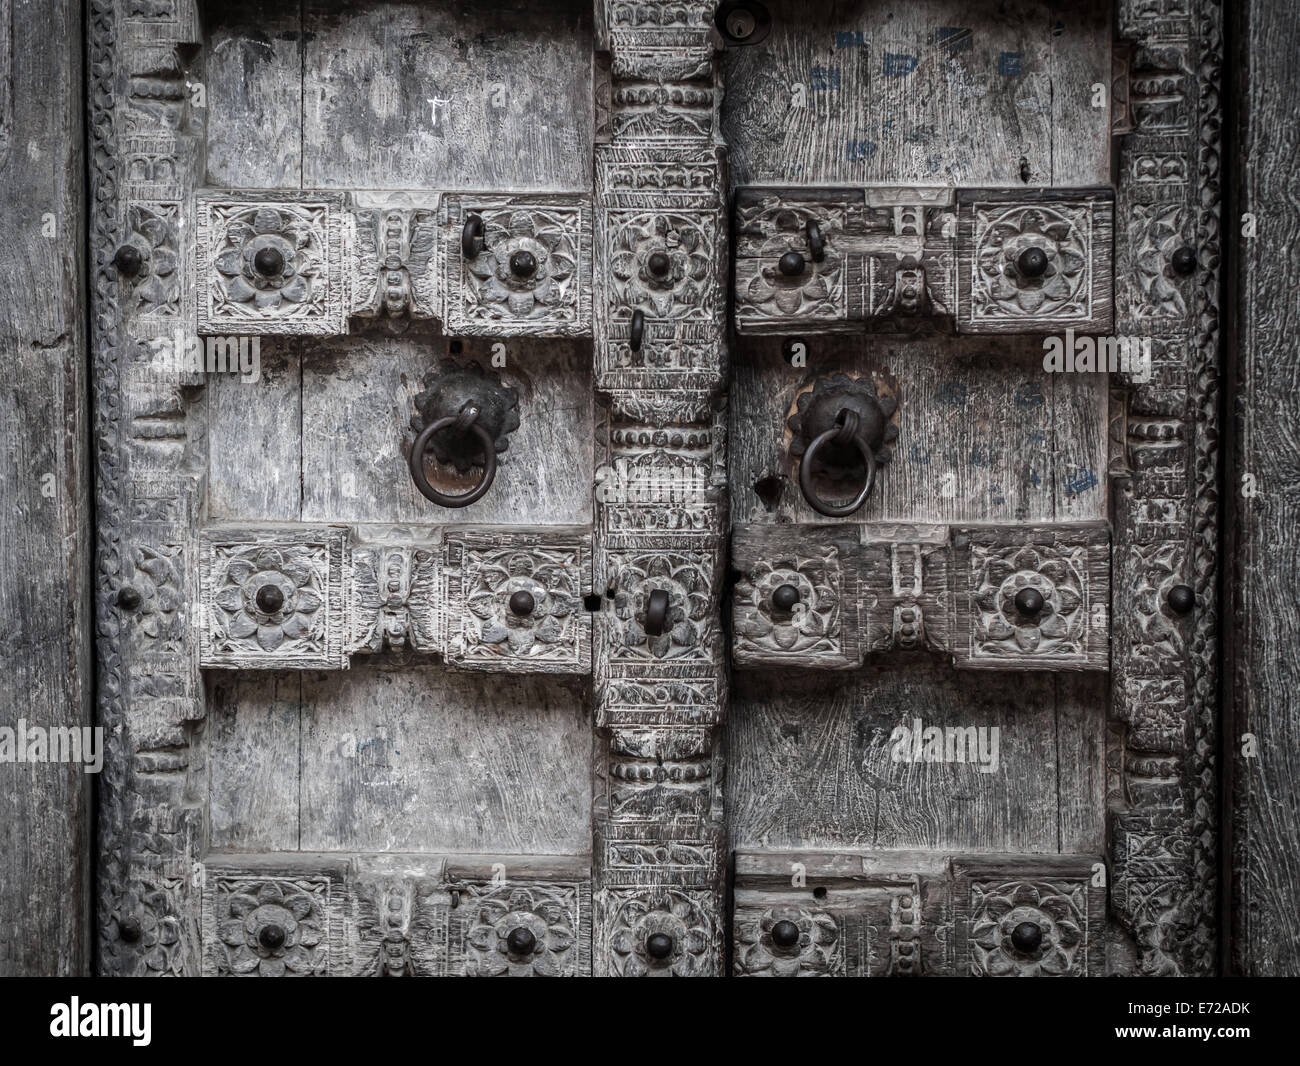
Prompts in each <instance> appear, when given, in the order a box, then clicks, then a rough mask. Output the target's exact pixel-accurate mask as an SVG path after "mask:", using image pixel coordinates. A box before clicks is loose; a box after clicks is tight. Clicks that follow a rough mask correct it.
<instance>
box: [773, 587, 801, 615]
mask: <svg viewBox="0 0 1300 1066" xmlns="http://www.w3.org/2000/svg"><path fill="white" fill-rule="evenodd" d="M798 602H799V590H798V589H797V588H795V587H794V586H793V585H777V587H776V588H774V589H773V590H772V606H773V607H775V608H776V609H777V610H778V611H793V610H794V607H795V604H797V603H798Z"/></svg>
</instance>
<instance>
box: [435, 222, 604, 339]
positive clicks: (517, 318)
mask: <svg viewBox="0 0 1300 1066" xmlns="http://www.w3.org/2000/svg"><path fill="white" fill-rule="evenodd" d="M444 212H445V217H446V219H447V225H446V228H445V230H444V234H443V241H442V250H443V254H442V256H441V261H442V263H443V278H444V280H443V288H444V291H445V302H446V314H445V324H446V328H447V331H448V332H449V333H454V334H466V335H474V336H489V337H516V336H539V337H576V336H586V335H589V334H590V333H591V210H590V208H589V207H588V205H587V204H585V203H582V202H580V201H578V200H577V199H576V198H575V199H572V200H570V201H569V202H561V201H557V202H554V203H544V204H543V203H536V202H533V201H526V200H523V199H514V198H505V197H497V198H479V199H475V200H469V199H465V198H461V197H449V198H448V199H447V201H446V203H445V206H444ZM475 218H477V219H479V220H481V225H482V229H481V236H480V239H479V241H478V249H479V250H478V252H477V254H475V255H474V256H472V257H469V258H467V257H466V255H465V252H464V249H463V248H462V240H461V236H462V232H463V230H464V228H465V226H466V225H467V224H469V223H471V220H473V219H475Z"/></svg>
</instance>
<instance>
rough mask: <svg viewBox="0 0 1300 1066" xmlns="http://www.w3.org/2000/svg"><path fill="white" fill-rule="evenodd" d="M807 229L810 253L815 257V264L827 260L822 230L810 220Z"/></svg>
mask: <svg viewBox="0 0 1300 1066" xmlns="http://www.w3.org/2000/svg"><path fill="white" fill-rule="evenodd" d="M805 229H806V230H807V233H808V251H809V253H810V254H811V255H812V257H813V262H814V263H820V262H821V261H822V260H823V259H825V258H826V242H825V241H824V240H822V228H821V226H819V225H817V223H816V222H814V221H813V220H812V219H811V218H810V219H809V220H808V225H807V226H806V227H805Z"/></svg>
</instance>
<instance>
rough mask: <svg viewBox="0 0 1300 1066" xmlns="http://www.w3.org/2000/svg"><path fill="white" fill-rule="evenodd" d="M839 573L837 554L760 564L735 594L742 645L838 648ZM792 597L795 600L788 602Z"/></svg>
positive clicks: (779, 650) (783, 649)
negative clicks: (835, 556)
mask: <svg viewBox="0 0 1300 1066" xmlns="http://www.w3.org/2000/svg"><path fill="white" fill-rule="evenodd" d="M838 576H839V575H838V568H837V567H836V565H835V559H834V558H833V556H832V557H829V558H821V557H807V558H798V557H796V558H788V559H780V560H777V561H775V562H771V563H769V562H765V561H764V562H758V563H756V564H755V565H754V566H752V567H751V568H750V569H749V572H748V573H746V574H745V576H744V577H743V578H742V579H741V580H740V581H739V582H738V583H737V584H736V588H735V592H734V600H733V603H734V607H733V620H734V623H735V634H736V643H737V645H738V647H740V648H743V649H747V650H749V649H752V650H755V651H763V652H770V653H775V654H783V653H791V654H795V653H809V652H823V651H824V652H837V651H839V644H840V641H839V636H840V597H839V590H838V588H837V580H838ZM791 590H793V593H791ZM789 598H794V601H795V602H794V603H793V604H792V605H788V606H787V599H789Z"/></svg>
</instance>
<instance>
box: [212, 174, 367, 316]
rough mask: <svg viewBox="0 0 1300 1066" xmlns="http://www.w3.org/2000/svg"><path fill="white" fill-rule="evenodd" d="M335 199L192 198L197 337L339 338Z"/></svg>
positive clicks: (341, 309) (338, 207) (341, 285)
mask: <svg viewBox="0 0 1300 1066" xmlns="http://www.w3.org/2000/svg"><path fill="white" fill-rule="evenodd" d="M343 233H344V225H343V218H342V198H341V197H338V196H334V197H332V198H328V199H326V198H322V199H319V200H315V201H312V200H301V201H285V202H274V201H270V200H255V201H247V200H239V199H235V198H234V197H232V196H227V197H222V196H221V195H220V194H215V193H213V194H206V195H204V196H201V197H199V199H198V252H197V254H198V256H199V260H198V278H199V285H198V289H199V300H198V306H199V332H200V333H205V334H214V333H215V334H221V333H229V334H232V335H239V334H248V333H266V334H290V335H293V334H309V335H320V336H334V335H337V334H341V333H346V332H347V328H346V316H347V311H348V300H347V293H346V292H345V287H346V279H347V277H348V274H347V272H345V270H344V257H345V247H344V240H343Z"/></svg>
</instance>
